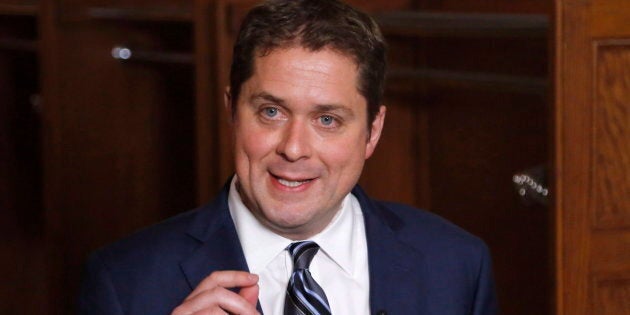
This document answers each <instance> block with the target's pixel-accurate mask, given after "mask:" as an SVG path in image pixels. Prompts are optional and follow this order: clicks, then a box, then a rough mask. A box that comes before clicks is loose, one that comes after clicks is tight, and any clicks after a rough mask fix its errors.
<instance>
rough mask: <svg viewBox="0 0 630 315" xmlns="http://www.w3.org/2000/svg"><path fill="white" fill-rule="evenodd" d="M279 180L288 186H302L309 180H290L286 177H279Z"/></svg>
mask: <svg viewBox="0 0 630 315" xmlns="http://www.w3.org/2000/svg"><path fill="white" fill-rule="evenodd" d="M278 181H279V182H280V184H282V185H284V186H287V187H297V186H300V185H302V184H304V183H306V182H308V180H304V181H290V180H286V179H282V178H278Z"/></svg>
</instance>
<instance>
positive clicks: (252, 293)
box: [238, 284, 259, 307]
mask: <svg viewBox="0 0 630 315" xmlns="http://www.w3.org/2000/svg"><path fill="white" fill-rule="evenodd" d="M258 291H259V287H258V284H255V285H252V286H249V287H242V288H241V290H240V291H239V292H238V295H240V296H242V297H243V298H244V299H245V300H246V301H247V302H248V303H249V304H251V305H253V306H254V307H255V306H256V305H257V304H258Z"/></svg>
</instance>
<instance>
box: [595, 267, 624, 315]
mask: <svg viewBox="0 0 630 315" xmlns="http://www.w3.org/2000/svg"><path fill="white" fill-rule="evenodd" d="M593 282H594V283H593V287H594V288H595V298H594V303H595V305H594V309H595V310H597V314H599V315H622V314H630V275H625V276H623V275H612V276H608V277H606V276H596V277H595V279H594V281H593Z"/></svg>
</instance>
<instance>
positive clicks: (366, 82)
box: [230, 0, 386, 123]
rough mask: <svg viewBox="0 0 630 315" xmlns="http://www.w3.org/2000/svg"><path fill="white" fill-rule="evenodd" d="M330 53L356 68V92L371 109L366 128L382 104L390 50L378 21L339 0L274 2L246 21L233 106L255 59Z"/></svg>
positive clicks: (233, 74)
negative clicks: (279, 53)
mask: <svg viewBox="0 0 630 315" xmlns="http://www.w3.org/2000/svg"><path fill="white" fill-rule="evenodd" d="M287 47H303V48H305V49H307V50H311V51H318V50H321V49H332V50H335V51H337V52H338V53H341V54H344V55H346V56H347V57H350V58H351V59H352V60H353V61H354V62H355V63H356V65H357V67H358V72H359V77H358V80H357V82H356V84H357V89H358V90H359V92H360V93H361V95H363V97H364V98H365V100H366V101H367V105H368V119H369V120H368V123H369V122H371V121H372V120H373V119H374V117H375V115H376V113H378V111H379V106H380V105H381V104H382V96H383V88H384V80H385V69H386V61H385V52H386V45H385V41H384V39H383V36H382V34H381V32H380V29H379V27H378V25H377V24H376V22H374V20H373V19H372V18H371V17H370V16H368V15H367V14H365V13H363V12H360V11H358V10H356V9H354V8H352V7H351V6H349V5H347V4H345V3H342V2H339V1H336V0H295V1H286V0H280V1H278V0H271V1H267V2H265V3H263V4H262V5H259V6H257V7H255V8H254V9H252V10H251V11H250V12H249V14H248V15H247V16H246V17H245V20H244V21H243V24H242V25H241V30H240V32H239V34H238V37H237V39H236V42H235V44H234V51H233V61H232V67H231V70H230V93H231V99H232V102H233V104H236V102H237V100H238V98H239V97H240V91H241V86H242V84H243V83H244V82H245V81H247V79H249V77H250V76H251V75H252V73H253V67H254V62H255V58H256V57H257V56H264V55H266V54H269V53H270V52H272V51H273V50H275V49H278V48H287Z"/></svg>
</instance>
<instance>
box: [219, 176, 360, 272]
mask: <svg viewBox="0 0 630 315" xmlns="http://www.w3.org/2000/svg"><path fill="white" fill-rule="evenodd" d="M237 180H238V179H237V177H236V176H234V178H233V179H232V183H231V184H230V192H229V196H228V206H229V209H230V215H231V216H232V220H233V221H234V226H235V227H236V231H237V233H238V237H239V240H240V242H241V247H242V248H243V253H244V254H245V259H246V261H247V265H248V267H249V270H250V271H251V272H253V273H258V272H260V271H261V270H263V269H265V268H266V267H267V265H268V264H269V263H270V262H271V261H272V260H273V259H274V258H275V257H276V256H277V255H279V254H281V253H282V252H283V251H284V250H285V249H286V247H287V246H288V245H289V244H290V243H291V242H293V241H292V240H290V239H288V238H285V237H283V236H280V235H278V234H275V233H274V232H272V231H271V230H269V229H268V228H267V227H265V226H264V225H262V224H261V223H260V222H259V221H258V220H257V219H256V217H254V215H253V214H252V213H251V212H250V211H249V209H248V208H247V207H246V206H245V204H244V203H243V200H242V199H241V196H240V194H239V192H238V190H237V189H236V181H237ZM362 218H363V215H362V213H361V208H360V205H359V203H358V201H357V199H356V197H354V196H353V195H352V194H348V195H347V196H346V197H345V198H344V200H343V202H342V205H341V210H340V211H338V212H337V214H336V215H335V217H334V218H333V220H332V221H331V223H330V224H328V226H327V227H326V228H325V229H324V230H323V231H321V232H320V233H318V234H316V235H314V236H313V237H311V238H310V240H312V241H314V242H316V243H317V244H319V246H320V251H321V252H323V253H324V254H325V255H327V256H328V257H329V258H330V259H332V260H333V261H334V262H335V263H336V264H337V265H339V267H341V268H342V269H343V270H344V271H345V272H347V273H348V274H350V275H352V274H353V272H354V270H353V269H354V268H353V266H354V264H353V255H352V252H353V250H352V249H353V244H354V243H355V241H356V239H355V238H356V237H358V236H355V235H354V234H356V233H355V232H354V231H356V230H357V229H356V228H355V225H356V224H360V220H362ZM357 221H359V222H357Z"/></svg>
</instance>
